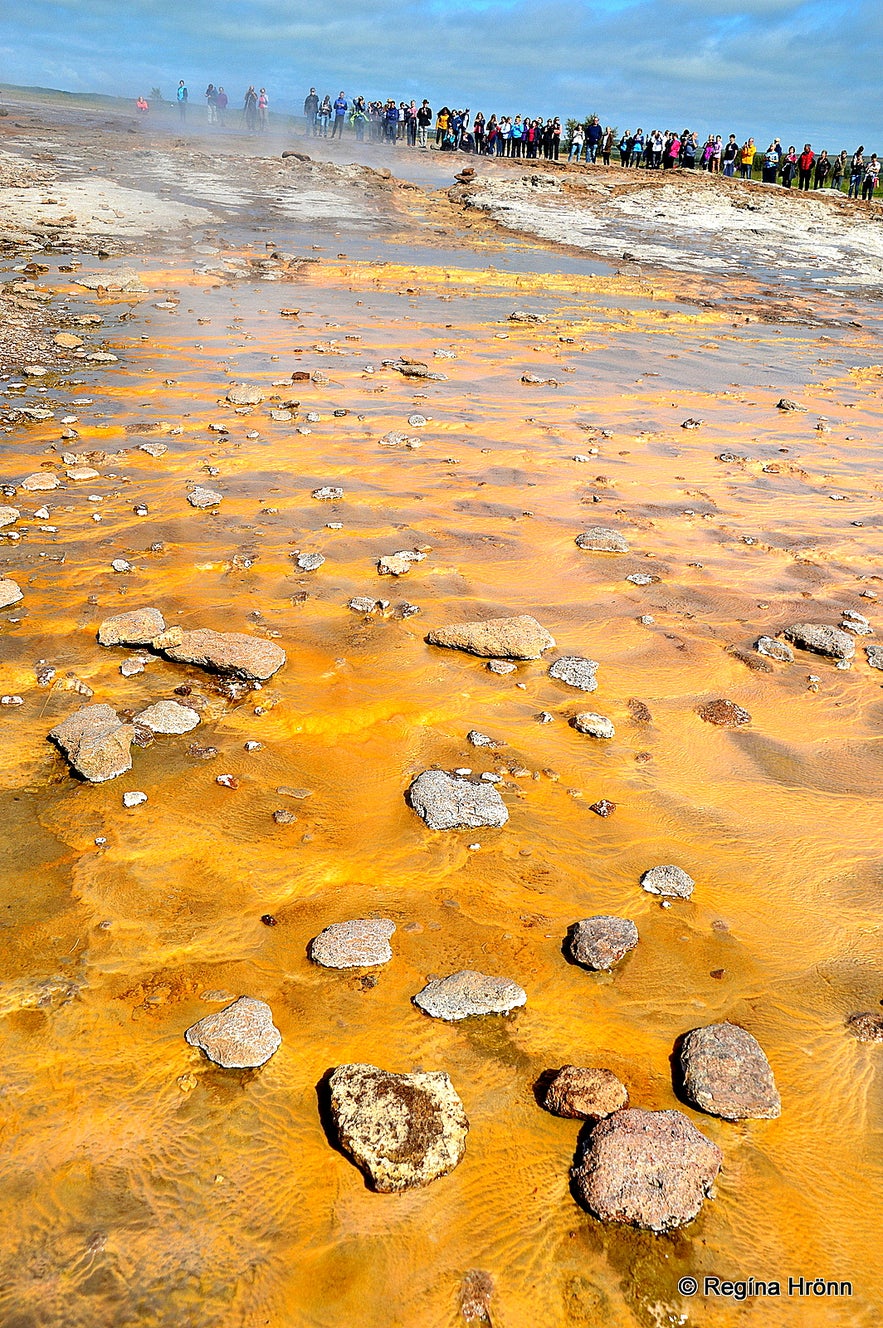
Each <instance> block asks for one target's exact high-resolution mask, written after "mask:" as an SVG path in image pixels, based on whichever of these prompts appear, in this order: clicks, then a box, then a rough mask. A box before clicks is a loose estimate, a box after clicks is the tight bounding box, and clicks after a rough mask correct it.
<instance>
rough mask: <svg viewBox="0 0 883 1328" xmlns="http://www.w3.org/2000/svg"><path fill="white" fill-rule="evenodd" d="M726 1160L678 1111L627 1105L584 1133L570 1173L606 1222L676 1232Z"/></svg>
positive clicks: (581, 1193)
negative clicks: (650, 1109) (655, 1109)
mask: <svg viewBox="0 0 883 1328" xmlns="http://www.w3.org/2000/svg"><path fill="white" fill-rule="evenodd" d="M722 1162H723V1154H722V1153H721V1150H720V1149H719V1148H718V1146H717V1144H714V1143H712V1141H711V1140H710V1139H707V1138H706V1137H705V1135H704V1134H702V1133H701V1132H700V1131H699V1130H697V1129H696V1126H695V1125H693V1124H692V1122H691V1121H689V1120H687V1118H686V1116H684V1115H682V1113H681V1112H680V1111H642V1110H640V1109H638V1108H636V1107H628V1108H626V1109H625V1110H624V1111H617V1112H615V1113H614V1114H613V1115H612V1116H610V1117H608V1119H607V1120H602V1121H601V1122H600V1124H598V1125H596V1126H594V1127H593V1128H592V1129H591V1131H590V1132H588V1133H586V1134H584V1136H582V1137H581V1140H580V1147H579V1149H578V1151H577V1157H576V1162H575V1164H574V1167H573V1171H572V1176H573V1183H574V1188H575V1190H576V1192H577V1195H578V1196H579V1198H580V1199H581V1201H582V1202H583V1203H584V1204H585V1206H586V1208H588V1210H589V1212H590V1213H593V1214H594V1215H595V1217H598V1218H600V1219H601V1221H602V1222H613V1223H616V1224H617V1225H620V1226H633V1227H641V1228H643V1229H644V1230H646V1231H672V1230H674V1229H675V1228H677V1227H682V1226H685V1225H686V1224H687V1223H688V1222H691V1221H692V1220H693V1218H694V1217H695V1216H696V1215H697V1213H698V1212H699V1210H700V1208H701V1207H702V1205H703V1203H704V1202H705V1199H706V1198H707V1197H708V1195H709V1194H710V1193H711V1189H712V1186H713V1184H714V1181H715V1178H716V1176H717V1174H718V1172H719V1171H720V1169H721V1164H722Z"/></svg>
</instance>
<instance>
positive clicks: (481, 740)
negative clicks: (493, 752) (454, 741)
mask: <svg viewBox="0 0 883 1328" xmlns="http://www.w3.org/2000/svg"><path fill="white" fill-rule="evenodd" d="M466 741H467V742H468V743H470V745H471V746H473V747H490V748H492V749H496V748H497V747H499V746H500V745H501V744H500V743H498V742H495V741H494V739H493V738H489V737H488V735H487V734H486V733H479V731H478V729H470V730H469V732H468V733H467V734H466Z"/></svg>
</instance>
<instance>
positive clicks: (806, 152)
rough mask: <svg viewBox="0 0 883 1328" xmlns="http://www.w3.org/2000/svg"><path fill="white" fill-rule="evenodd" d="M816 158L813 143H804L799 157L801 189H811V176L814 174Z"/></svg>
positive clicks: (798, 167)
mask: <svg viewBox="0 0 883 1328" xmlns="http://www.w3.org/2000/svg"><path fill="white" fill-rule="evenodd" d="M815 159H816V154H815V153H814V152H813V150H812V145H811V144H810V143H804V145H803V151H802V152H801V154H800V156H799V157H798V159H797V170H798V173H799V175H800V186H799V187H800V188H801V189H809V187H810V176H811V175H812V168H813V163H814V162H815Z"/></svg>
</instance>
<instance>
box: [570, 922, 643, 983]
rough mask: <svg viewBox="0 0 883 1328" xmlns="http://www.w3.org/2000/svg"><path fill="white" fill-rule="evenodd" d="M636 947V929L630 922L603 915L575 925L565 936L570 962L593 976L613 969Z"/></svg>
mask: <svg viewBox="0 0 883 1328" xmlns="http://www.w3.org/2000/svg"><path fill="white" fill-rule="evenodd" d="M637 944H638V929H637V927H636V926H635V924H634V923H633V922H632V921H631V920H630V919H629V918H616V917H611V916H609V915H607V914H603V913H602V914H598V915H597V916H596V917H593V918H586V919H584V921H582V922H575V923H574V924H573V926H572V927H571V928H570V930H569V932H568V933H567V949H568V953H569V954H570V956H571V958H572V959H573V960H575V962H576V963H577V964H582V966H583V968H589V969H591V970H592V971H593V972H601V971H607V970H608V969H611V968H613V966H614V964H618V963H619V961H620V960H621V959H622V958H624V956H625V955H627V954H628V952H629V951H630V950H634V948H635V946H636V945H637Z"/></svg>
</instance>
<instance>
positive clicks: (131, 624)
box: [98, 607, 166, 646]
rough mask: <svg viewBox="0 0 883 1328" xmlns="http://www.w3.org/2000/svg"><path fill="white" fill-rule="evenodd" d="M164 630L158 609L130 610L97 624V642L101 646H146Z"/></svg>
mask: <svg viewBox="0 0 883 1328" xmlns="http://www.w3.org/2000/svg"><path fill="white" fill-rule="evenodd" d="M165 630H166V623H165V619H164V618H163V616H162V614H161V613H160V611H159V609H153V608H149V607H145V608H141V609H130V610H129V611H128V612H127V613H116V614H114V615H113V617H111V618H105V619H104V622H102V623H100V624H99V627H98V642H99V644H100V645H102V646H146V645H149V644H150V642H151V641H153V640H154V638H155V637H157V636H159V635H160V633H161V632H164V631H165Z"/></svg>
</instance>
